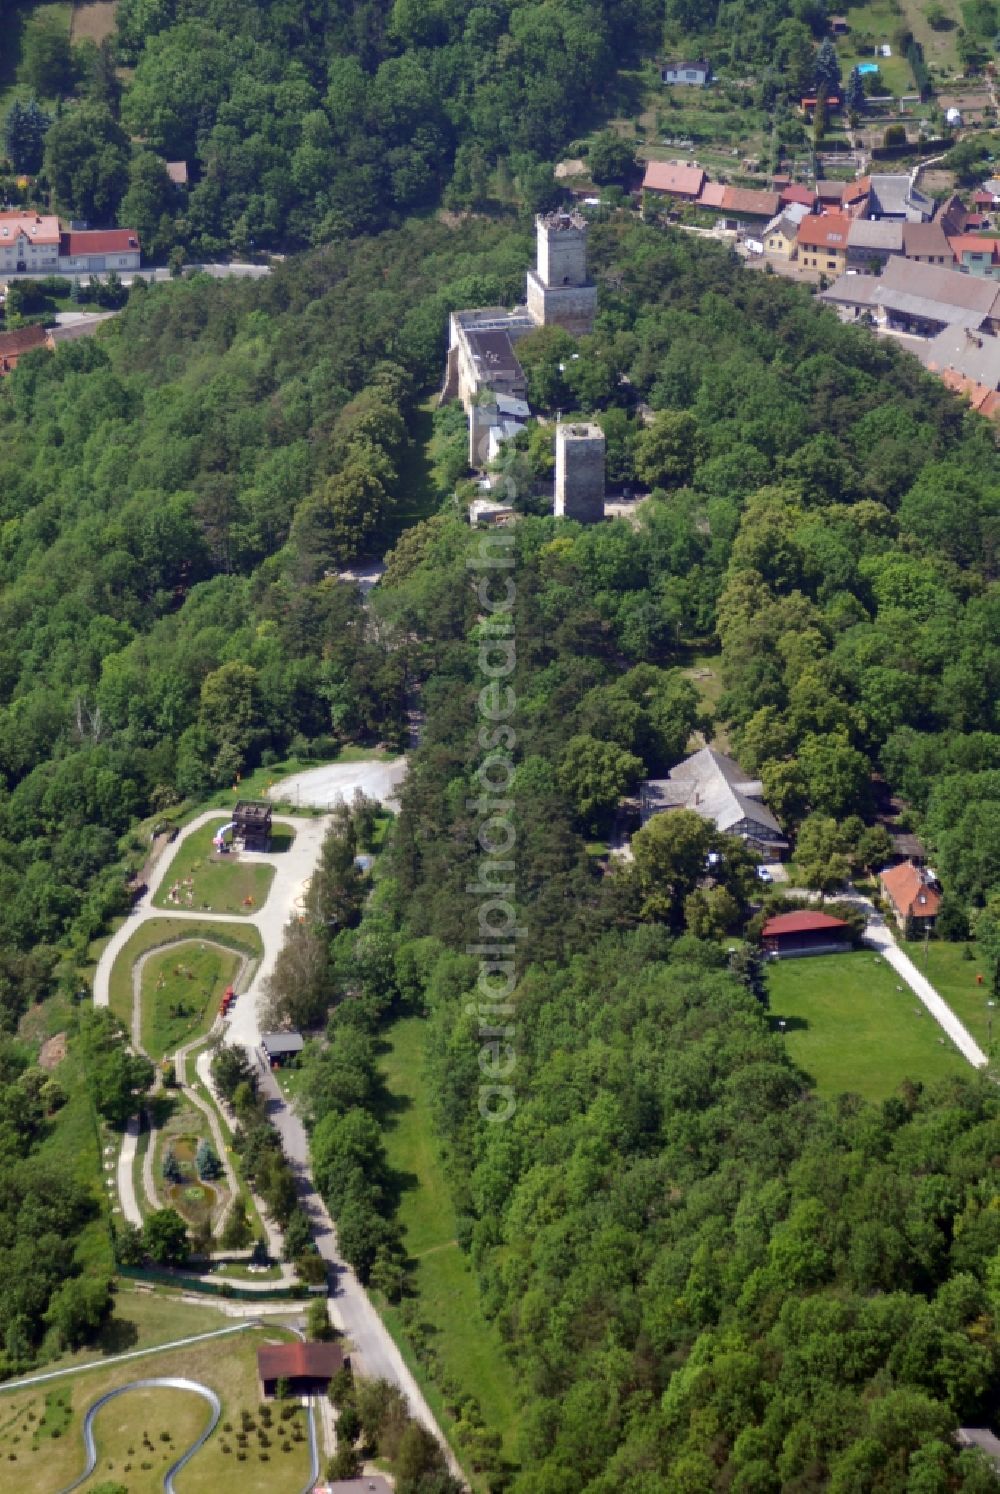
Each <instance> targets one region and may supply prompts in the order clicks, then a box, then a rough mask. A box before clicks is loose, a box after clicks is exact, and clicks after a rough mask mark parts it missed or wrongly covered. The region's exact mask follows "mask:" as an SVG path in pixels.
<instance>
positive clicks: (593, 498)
mask: <svg viewBox="0 0 1000 1494" xmlns="http://www.w3.org/2000/svg"><path fill="white" fill-rule="evenodd" d="M555 516H556V518H557V519H576V520H577V521H578V523H580V524H596V523H597V522H598V521H599V520H601V519H603V518H604V432H603V431H602V430H601V427H600V426H599V425H591V424H590V423H589V422H588V423H587V424H584V423H583V422H581V421H577V422H575V423H574V424H573V425H557V426H556V501H555Z"/></svg>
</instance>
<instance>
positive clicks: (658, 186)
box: [642, 161, 705, 202]
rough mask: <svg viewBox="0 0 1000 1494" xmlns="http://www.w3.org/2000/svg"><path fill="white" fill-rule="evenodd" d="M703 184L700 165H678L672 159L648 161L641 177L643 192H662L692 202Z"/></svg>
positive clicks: (703, 176)
mask: <svg viewBox="0 0 1000 1494" xmlns="http://www.w3.org/2000/svg"><path fill="white" fill-rule="evenodd" d="M704 185H705V173H704V171H702V169H701V167H700V166H683V165H682V166H679V165H677V164H676V162H674V161H649V162H647V165H646V175H645V176H644V177H643V179H642V190H643V191H644V192H662V193H663V194H664V196H667V197H676V198H678V199H679V200H680V201H682V202H694V201H696V200H697V198H698V197H699V196H700V194H701V190H702V188H703V187H704Z"/></svg>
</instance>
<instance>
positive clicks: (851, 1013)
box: [767, 950, 972, 1100]
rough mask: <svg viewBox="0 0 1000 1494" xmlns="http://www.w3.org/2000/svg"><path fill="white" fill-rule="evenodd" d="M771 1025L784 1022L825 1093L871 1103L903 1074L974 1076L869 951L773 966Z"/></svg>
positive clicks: (794, 1051) (799, 1057) (792, 1045)
mask: <svg viewBox="0 0 1000 1494" xmlns="http://www.w3.org/2000/svg"><path fill="white" fill-rule="evenodd" d="M767 978H768V990H769V992H770V998H771V1025H772V1027H774V1028H776V1029H777V1027H778V1023H779V1020H780V1019H784V1021H785V1022H786V1023H787V1027H786V1030H785V1041H786V1042H787V1044H788V1051H789V1053H790V1055H791V1057H792V1058H793V1059H794V1060H795V1062H796V1063H797V1064H798V1065H799V1066H800V1067H801V1068H802V1069H804V1070H805V1072H806V1073H807V1074H809V1075H810V1076H811V1077H812V1078H813V1079H814V1080H815V1082H816V1087H817V1089H818V1090H819V1092H820V1093H821V1094H824V1095H834V1094H841V1093H843V1092H845V1091H850V1092H853V1093H855V1094H860V1095H863V1096H864V1097H865V1098H866V1099H869V1100H882V1099H885V1097H886V1096H887V1095H891V1094H892V1093H893V1092H894V1091H895V1090H896V1089H897V1088H898V1087H899V1085H900V1084H901V1083H902V1081H903V1080H904V1079H918V1080H924V1081H927V1082H930V1081H933V1080H935V1079H943V1078H946V1077H947V1076H948V1075H951V1074H971V1073H972V1070H971V1069H970V1067H969V1065H968V1064H967V1063H966V1061H965V1059H964V1058H962V1056H961V1054H960V1053H958V1052H957V1050H956V1049H955V1048H953V1047H952V1045H951V1043H950V1042H949V1040H948V1039H947V1038H946V1037H945V1035H944V1033H943V1032H942V1031H941V1029H940V1027H938V1025H937V1023H936V1022H935V1021H934V1019H933V1017H931V1016H930V1015H929V1014H928V1013H927V1012H926V1011H925V1010H924V1008H923V1007H922V1006H921V1004H920V1002H919V1001H918V1000H917V998H916V996H914V994H913V992H912V991H911V990H910V989H909V987H908V986H903V989H902V991H900V990H898V989H897V987H898V986H899V985H900V984H901V982H900V981H899V980H898V978H897V976H896V974H895V972H894V971H893V970H891V969H890V967H889V966H888V965H887V964H886V963H885V961H884V960H883V959H882V958H881V956H879V955H876V954H875V953H874V952H872V951H860V950H859V951H857V952H855V953H853V954H846V955H818V956H814V957H811V958H808V959H800V960H781V961H775V962H773V963H771V964H769V965H768V971H767Z"/></svg>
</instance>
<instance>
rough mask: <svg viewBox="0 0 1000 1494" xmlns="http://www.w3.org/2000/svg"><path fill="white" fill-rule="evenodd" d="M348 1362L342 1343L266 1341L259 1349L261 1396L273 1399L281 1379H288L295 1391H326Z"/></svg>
mask: <svg viewBox="0 0 1000 1494" xmlns="http://www.w3.org/2000/svg"><path fill="white" fill-rule="evenodd" d="M346 1362H347V1361H346V1358H345V1355H344V1351H343V1349H342V1348H341V1347H340V1345H339V1344H324V1343H309V1344H301V1343H299V1344H265V1345H264V1347H263V1348H262V1349H258V1350H257V1378H258V1379H259V1381H260V1390H261V1397H262V1398H263V1399H264V1400H270V1399H271V1397H272V1396H274V1395H275V1393H276V1391H277V1387H278V1381H279V1380H285V1381H287V1383H288V1389H289V1392H290V1394H291V1395H325V1394H326V1392H327V1390H328V1389H329V1388H330V1381H331V1380H332V1379H333V1377H334V1375H336V1374H337V1373H338V1372H339V1371H340V1370H342V1369H343V1368H344V1365H345V1363H346Z"/></svg>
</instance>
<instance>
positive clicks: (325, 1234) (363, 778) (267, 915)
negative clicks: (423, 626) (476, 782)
mask: <svg viewBox="0 0 1000 1494" xmlns="http://www.w3.org/2000/svg"><path fill="white" fill-rule="evenodd" d="M336 767H337V765H334V766H333V768H329V767H328V768H322V769H318V770H312V771H310V772H309V773H304V774H301V775H298V777H297V779H295V780H290V781H291V782H292V784H293V787H294V791H295V792H296V794H297V796H298V797H300V801H301V802H302V803H312V804H314V805H316V806H317V807H320V808H322V807H330V806H331V805H332V804H333V803H334V802H335V801H336V800H337V799H339V798H341V797H344V798H348V799H349V798H350V796H351V794H352V793H353V792H354V790H355V789H356V788H361V789H363V790H364V791H365V792H366V793H369V794H372V795H374V796H375V797H377V798H378V799H379V800H380V801H382V802H385V801H392V802H394V801H395V796H396V794H397V792H398V789H399V785H400V782H401V781H402V777H403V773H404V772H405V759H397V760H396V761H395V762H393V763H386V762H373V763H370V764H364V763H355V764H350V765H347V764H345V765H343V771H342V772H341V773H339V774H338V773H337V772H336V771H335V769H336ZM274 792H275V794H277V793H281V794H282V797H285V793H286V784H284V783H283V784H279V785H277V786H276V789H275V790H274ZM223 813H224V811H223V810H220V809H210V810H206V811H205V812H204V813H203V814H200V815H198V816H197V817H196V818H195V819H193V820H192V821H191V822H190V824H188V825H186V826H185V827H184V829H183V831H182V832H181V834H180V835H179V836H178V838H177V839H176V840H175V841H174V842H173V843H172V844H171V845H170V846H168V847H167V848H166V849H165V851H164V853H163V855H162V856H161V858H160V860H159V861H158V862H157V864H156V866H155V867H154V868H153V870H152V872H151V873H150V876H149V879H148V890H147V891H146V892H145V893H144V895H143V897H142V898H141V899H140V900H139V902H138V903H137V904H136V906H135V908H134V909H133V912H132V914H131V916H130V917H129V918H127V919H126V921H125V923H124V924H123V925H122V927H121V928H120V929H118V930H117V931H116V933H115V934H114V935H113V936H112V938H111V939H110V940H109V941H108V943H107V945H106V946H105V948H104V950H103V952H102V954H101V956H100V959H99V961H98V965H97V969H96V971H95V973H94V1004H95V1005H96V1006H108V1005H109V1003H110V979H111V971H112V969H113V967H114V963H115V961H116V959H117V958H118V956H119V954H120V953H121V952H122V950H123V949H124V948H125V946H126V944H127V943H128V942H129V940H130V939H131V938H132V936H133V934H135V932H136V931H137V930H138V929H139V928H141V927H142V925H143V924H144V923H147V922H149V921H150V920H151V919H164V920H170V921H171V922H172V923H176V924H177V937H178V939H182V938H183V937H184V933H183V929H184V924H185V922H188V923H192V922H194V923H199V924H210V923H225V924H233V923H239V924H244V923H245V924H247V925H248V926H251V927H253V928H255V929H256V930H257V932H258V933H259V935H260V938H261V943H262V945H263V950H264V953H263V957H262V959H261V960H260V963H259V964H258V966H257V968H256V970H255V971H254V975H253V979H252V981H251V982H250V985H249V988H248V990H247V991H246V992H244V993H242V994H241V995H239V996H238V997H237V999H236V1002H235V1003H234V1005H233V1007H232V1009H231V1011H230V1014H229V1017H228V1019H227V1021H226V1023H225V1027H224V1030H225V1035H226V1041H227V1042H228V1043H231V1044H236V1045H239V1046H240V1047H243V1048H245V1049H246V1050H247V1052H248V1055H249V1057H250V1058H251V1060H252V1061H253V1062H255V1063H256V1064H257V1065H258V1068H262V1067H263V1062H262V1059H261V1056H260V1052H259V1049H260V1035H261V1029H260V1015H261V1010H262V1006H263V993H264V989H265V984H266V982H267V980H268V977H269V976H270V974H271V972H272V971H273V969H274V966H275V962H276V961H277V958H278V954H279V951H280V949H281V946H282V943H283V940H284V936H285V929H286V926H287V923H288V921H289V919H290V918H291V917H293V916H294V914H295V910H296V906H297V903H298V900H299V899H300V897H301V894H302V890H303V888H304V886H305V884H306V883H307V882H308V880H309V878H310V877H311V876H312V873H313V871H314V869H315V866H316V863H317V861H318V859H319V854H320V850H321V847H322V843H323V837H324V835H325V833H326V828H327V824H326V819H325V817H323V818H310V819H307V818H305V817H300V816H298V815H296V816H288V815H275V816H274V823H275V824H281V825H287V826H289V827H290V828H292V829H293V830H294V831H295V840H294V841H293V842H292V845H291V846H290V847H289V848H288V850H286V851H282V852H279V853H276V854H273V855H264V854H262V853H260V854H258V853H244V854H243V855H242V856H241V860H243V861H246V862H250V863H253V862H258V861H259V862H262V863H265V864H267V865H269V866H273V867H274V868H275V876H274V881H273V882H272V884H271V889H270V892H269V894H268V897H267V899H266V901H265V902H264V904H263V906H262V907H261V908H259V909H258V910H257V911H256V912H255V913H254V914H253V915H251V916H250V917H247V918H239V917H234V916H233V915H230V914H219V913H199V912H196V911H194V910H189V909H179V908H178V909H174V908H169V909H168V908H156V907H154V906H153V898H154V897H155V895H156V893H157V891H158V890H159V888H160V886H161V884H162V882H163V880H164V878H165V877H166V875H167V872H168V870H169V868H170V866H171V864H172V862H173V860H174V857H175V855H176V853H177V851H178V850H179V848H180V845H181V843H182V842H183V841H184V840H186V839H187V837H188V836H189V835H192V834H194V832H195V831H197V830H199V829H200V828H201V827H202V826H203V825H205V824H208V823H209V822H210V821H212V820H217V819H218V818H219V817H220V815H222V814H223ZM133 989H135V988H134V987H133ZM191 1046H193V1045H192V1044H188V1045H187V1047H188V1048H190V1047H191ZM195 1067H196V1069H197V1073H198V1077H199V1078H200V1079H201V1080H203V1082H204V1083H205V1085H206V1088H207V1089H208V1091H209V1093H210V1094H211V1095H212V1097H213V1099H214V1100H215V1102H216V1104H217V1105H218V1108H219V1111H220V1112H221V1114H222V1115H223V1117H224V1118H225V1119H226V1120H227V1122H228V1123H229V1124H230V1125H232V1124H233V1123H234V1120H235V1118H234V1117H232V1116H231V1115H230V1114H229V1112H228V1109H227V1106H226V1105H225V1102H224V1101H223V1100H222V1097H221V1096H220V1095H219V1094H218V1092H217V1091H216V1089H215V1087H214V1085H213V1084H212V1077H211V1066H210V1055H209V1054H208V1053H207V1052H205V1051H203V1052H201V1053H200V1054H199V1055H198V1057H197V1059H196V1061H195ZM260 1087H261V1092H262V1094H263V1095H264V1096H265V1100H266V1104H267V1112H268V1116H269V1119H270V1120H271V1121H272V1123H273V1124H274V1126H275V1127H276V1129H277V1130H278V1132H279V1134H280V1136H281V1138H282V1143H283V1145H284V1148H285V1151H286V1153H287V1155H288V1158H289V1162H290V1164H291V1166H292V1168H293V1170H294V1172H295V1176H296V1182H297V1186H298V1189H299V1195H300V1199H301V1201H302V1205H303V1207H304V1209H305V1210H306V1212H307V1213H308V1214H309V1217H310V1218H311V1220H312V1222H313V1228H314V1233H315V1239H316V1246H317V1249H318V1250H319V1253H320V1255H321V1256H322V1257H323V1259H324V1261H325V1262H326V1265H327V1275H328V1281H329V1284H330V1294H331V1295H330V1299H329V1307H330V1313H331V1318H332V1321H333V1322H334V1324H335V1325H336V1327H337V1328H339V1329H340V1331H341V1332H342V1333H343V1334H344V1336H345V1337H346V1338H347V1339H348V1340H349V1341H350V1343H351V1345H352V1358H353V1360H354V1363H355V1367H356V1368H357V1369H358V1370H359V1371H360V1372H361V1373H362V1374H365V1375H367V1376H369V1377H371V1378H384V1379H386V1380H389V1381H390V1382H391V1383H392V1384H394V1385H396V1386H398V1388H399V1389H400V1390H401V1391H402V1392H403V1394H404V1395H405V1396H406V1399H407V1401H408V1403H409V1406H410V1411H411V1413H412V1415H413V1416H414V1417H416V1418H417V1419H418V1420H419V1421H421V1422H422V1423H423V1424H424V1426H425V1427H426V1428H427V1429H428V1431H430V1432H431V1434H432V1435H433V1436H434V1437H435V1438H436V1439H437V1441H438V1442H439V1444H440V1446H441V1448H442V1450H443V1452H444V1454H445V1456H446V1458H447V1460H448V1464H449V1467H450V1468H451V1471H452V1472H453V1473H454V1475H455V1476H456V1477H457V1478H459V1479H461V1480H462V1481H463V1483H464V1482H465V1477H464V1474H463V1472H462V1469H461V1466H460V1465H459V1463H458V1461H457V1459H456V1458H455V1456H454V1454H453V1452H452V1450H451V1448H450V1446H449V1444H448V1442H447V1439H446V1438H445V1437H444V1434H443V1433H442V1431H441V1428H440V1427H439V1426H438V1423H437V1420H436V1419H435V1417H434V1414H433V1412H432V1411H431V1409H430V1407H429V1405H428V1404H427V1401H426V1399H425V1397H424V1395H423V1393H422V1391H421V1390H420V1387H419V1386H418V1384H417V1382H416V1380H415V1379H414V1376H413V1374H412V1373H411V1371H410V1370H409V1368H408V1366H407V1365H406V1363H405V1361H404V1360H403V1356H402V1354H401V1353H400V1351H399V1348H398V1346H397V1345H396V1342H395V1340H394V1339H393V1337H392V1335H391V1334H390V1333H389V1330H388V1329H387V1328H386V1326H385V1324H384V1323H383V1322H382V1319H381V1318H380V1317H379V1315H378V1313H377V1311H376V1310H375V1308H374V1307H373V1306H372V1303H371V1301H370V1300H369V1298H368V1295H367V1293H366V1292H365V1290H364V1288H363V1286H362V1285H361V1283H360V1281H359V1280H358V1278H357V1276H356V1275H355V1273H354V1272H353V1270H352V1269H351V1267H350V1266H349V1265H348V1264H347V1263H346V1262H345V1261H344V1260H343V1258H342V1257H341V1255H340V1253H339V1250H338V1246H337V1232H336V1227H335V1225H334V1223H333V1221H332V1219H331V1218H330V1215H329V1213H328V1212H327V1209H326V1206H325V1204H324V1203H323V1201H322V1199H321V1198H320V1197H319V1194H318V1193H317V1192H316V1189H315V1186H314V1184H313V1181H312V1175H311V1171H310V1166H309V1149H308V1140H307V1137H306V1133H305V1128H304V1127H303V1125H302V1122H301V1120H300V1119H299V1117H298V1116H297V1115H296V1114H295V1112H294V1111H293V1110H292V1109H291V1107H290V1106H289V1105H288V1104H287V1103H286V1101H285V1099H284V1096H283V1095H282V1094H281V1091H280V1090H279V1088H278V1086H277V1084H276V1082H275V1081H274V1079H273V1077H272V1075H271V1074H270V1071H269V1070H266V1069H265V1070H264V1072H263V1073H262V1079H261V1086H260ZM185 1094H186V1096H187V1097H188V1098H193V1091H192V1090H191V1088H190V1087H188V1088H186V1089H185ZM199 1100H200V1103H201V1107H202V1108H204V1106H205V1103H206V1102H205V1101H203V1100H201V1098H200V1096H199V1097H197V1099H196V1101H195V1103H198V1101H199ZM209 1109H211V1107H209ZM215 1123H216V1125H218V1119H217V1117H216V1122H215ZM216 1134H217V1133H216V1130H215V1127H214V1126H213V1135H216ZM218 1134H219V1135H220V1136H221V1132H220V1133H218ZM137 1141H138V1124H137V1122H135V1121H133V1122H130V1123H129V1126H128V1129H127V1131H126V1134H125V1137H124V1140H123V1144H122V1148H121V1152H120V1154H119V1163H118V1195H119V1199H120V1201H121V1207H122V1212H123V1214H124V1216H125V1218H126V1219H129V1220H131V1221H132V1222H134V1223H141V1220H142V1212H141V1209H140V1208H139V1203H138V1200H137V1198H136V1196H135V1188H134V1181H133V1174H134V1162H135V1152H136V1146H137ZM219 1155H220V1156H225V1155H226V1147H225V1143H223V1145H222V1146H220V1148H219ZM265 1226H266V1227H267V1221H266V1219H265ZM268 1233H269V1237H270V1229H269V1230H268Z"/></svg>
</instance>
